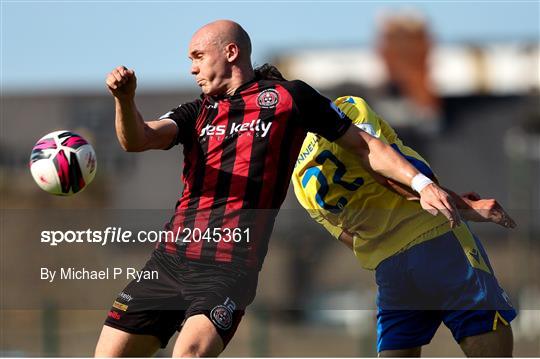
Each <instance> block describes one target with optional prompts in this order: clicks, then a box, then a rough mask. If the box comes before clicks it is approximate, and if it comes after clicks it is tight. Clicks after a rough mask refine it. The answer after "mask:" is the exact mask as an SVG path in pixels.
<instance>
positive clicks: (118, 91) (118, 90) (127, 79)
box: [105, 66, 137, 100]
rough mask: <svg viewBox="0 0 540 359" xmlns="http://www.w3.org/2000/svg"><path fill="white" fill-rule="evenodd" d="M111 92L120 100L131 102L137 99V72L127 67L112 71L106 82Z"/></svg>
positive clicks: (119, 67)
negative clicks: (134, 98)
mask: <svg viewBox="0 0 540 359" xmlns="http://www.w3.org/2000/svg"><path fill="white" fill-rule="evenodd" d="M105 83H106V84H107V88H108V89H109V92H110V93H111V94H112V95H113V96H114V97H116V98H117V99H119V100H130V99H133V97H135V89H136V88H137V77H135V72H134V71H133V70H131V69H128V68H127V67H125V66H118V67H117V68H115V69H114V70H112V71H111V72H110V73H109V74H108V75H107V79H106V80H105Z"/></svg>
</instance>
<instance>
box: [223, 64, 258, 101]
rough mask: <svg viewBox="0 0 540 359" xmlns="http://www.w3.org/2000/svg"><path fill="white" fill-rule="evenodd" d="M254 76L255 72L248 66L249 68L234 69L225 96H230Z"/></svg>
mask: <svg viewBox="0 0 540 359" xmlns="http://www.w3.org/2000/svg"><path fill="white" fill-rule="evenodd" d="M254 78H255V72H254V71H253V69H252V68H251V67H250V68H249V69H244V70H242V69H240V68H238V69H236V70H235V71H234V72H233V75H232V76H231V81H230V83H229V86H228V89H227V96H232V95H234V93H235V92H236V90H237V89H238V88H239V87H240V86H242V85H243V84H245V83H247V82H250V81H251V80H253V79H254Z"/></svg>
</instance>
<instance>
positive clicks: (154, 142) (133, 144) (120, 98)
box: [106, 66, 178, 152]
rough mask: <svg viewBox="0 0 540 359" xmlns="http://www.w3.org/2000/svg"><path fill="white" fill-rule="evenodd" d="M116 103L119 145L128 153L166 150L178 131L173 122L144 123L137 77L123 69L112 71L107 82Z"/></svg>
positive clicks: (121, 67) (122, 67)
mask: <svg viewBox="0 0 540 359" xmlns="http://www.w3.org/2000/svg"><path fill="white" fill-rule="evenodd" d="M106 84H107V88H108V90H109V92H110V93H111V94H112V95H113V97H114V102H115V113H116V115H115V128H116V136H117V138H118V141H119V142H120V146H122V148H123V149H124V150H125V151H128V152H140V151H146V150H149V149H164V148H167V147H168V146H169V145H170V144H171V143H172V141H173V140H174V138H175V137H176V133H177V131H178V128H177V126H176V124H175V123H174V122H173V121H151V122H145V121H144V119H143V118H142V116H141V114H140V113H139V111H138V110H137V106H136V104H135V89H136V88H137V78H136V76H135V72H134V71H133V70H131V69H127V68H126V67H124V66H119V67H117V68H115V69H114V70H113V71H111V72H110V73H109V74H108V76H107V79H106Z"/></svg>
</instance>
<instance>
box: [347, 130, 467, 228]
mask: <svg viewBox="0 0 540 359" xmlns="http://www.w3.org/2000/svg"><path fill="white" fill-rule="evenodd" d="M336 143H337V144H338V145H339V146H342V147H343V148H345V149H347V150H348V151H350V152H352V153H355V154H357V155H358V157H359V158H360V160H361V162H362V163H363V165H364V167H365V168H366V169H368V170H369V171H372V172H376V173H378V174H380V175H382V176H384V177H387V178H389V179H391V180H394V181H396V182H399V183H402V184H404V185H406V186H408V187H410V186H411V183H412V180H413V178H414V177H415V176H416V175H417V174H419V173H420V172H419V171H418V170H417V169H416V168H415V167H414V166H413V165H411V164H410V163H409V162H408V161H407V160H406V159H405V158H403V157H402V156H401V155H400V154H398V153H397V152H396V151H395V150H394V149H393V148H392V147H390V146H389V145H387V144H386V143H384V142H383V141H381V140H379V139H377V138H375V137H373V136H371V135H369V134H367V133H366V132H364V131H362V130H360V129H359V128H357V127H356V126H350V127H349V129H348V130H347V132H345V134H344V135H343V136H341V137H340V138H339V139H338V140H337V141H336ZM419 195H420V204H421V206H422V208H424V209H425V210H426V211H428V212H429V213H431V214H433V215H436V214H437V213H438V212H440V213H442V214H443V215H444V216H445V217H446V218H448V220H449V221H450V225H451V226H452V227H454V226H456V225H458V224H459V222H460V219H459V213H458V211H457V209H456V207H455V205H454V202H453V200H452V198H451V197H450V195H449V194H448V193H446V192H445V191H444V190H443V189H442V188H440V187H439V186H438V185H437V184H436V183H431V184H429V185H427V186H426V187H424V189H422V191H421V192H420V193H419Z"/></svg>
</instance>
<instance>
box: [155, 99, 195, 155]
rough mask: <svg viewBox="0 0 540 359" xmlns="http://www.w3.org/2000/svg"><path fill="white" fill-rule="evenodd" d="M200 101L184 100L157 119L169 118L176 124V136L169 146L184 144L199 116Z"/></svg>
mask: <svg viewBox="0 0 540 359" xmlns="http://www.w3.org/2000/svg"><path fill="white" fill-rule="evenodd" d="M201 104H202V101H201V100H200V99H197V100H195V101H192V102H186V103H184V104H182V105H180V106H178V107H176V108H173V109H172V110H170V111H169V112H167V113H165V114H163V115H162V116H161V117H160V118H159V120H166V119H170V120H173V121H174V123H176V126H178V132H177V133H176V138H175V139H174V140H173V142H172V143H171V145H170V146H169V148H171V147H173V146H175V145H178V144H179V143H181V144H185V143H186V141H187V139H188V138H189V136H191V134H192V132H193V129H194V128H195V121H196V120H197V117H198V116H199V111H200V109H201Z"/></svg>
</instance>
